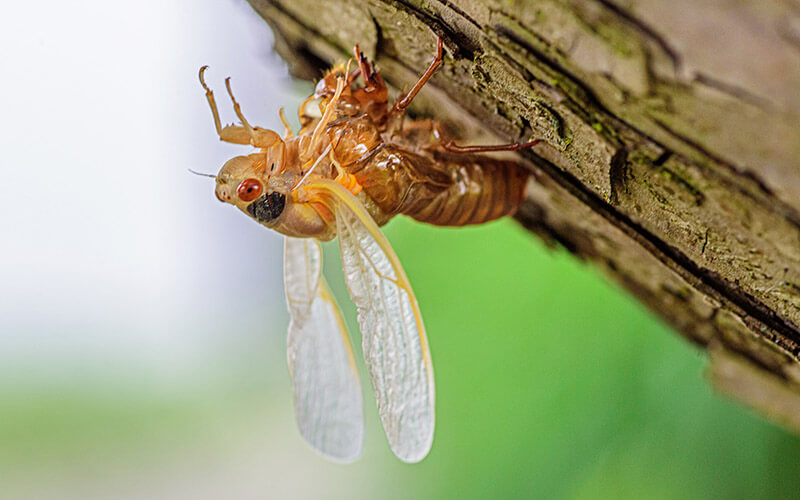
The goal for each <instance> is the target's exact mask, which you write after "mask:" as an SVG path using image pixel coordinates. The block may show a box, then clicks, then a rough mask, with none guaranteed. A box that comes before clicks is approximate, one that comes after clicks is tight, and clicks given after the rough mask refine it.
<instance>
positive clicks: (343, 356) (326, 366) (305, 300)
mask: <svg viewBox="0 0 800 500" xmlns="http://www.w3.org/2000/svg"><path fill="white" fill-rule="evenodd" d="M321 255H322V252H321V249H320V246H319V243H317V241H316V240H312V239H308V238H303V239H299V238H286V242H285V245H284V268H283V276H284V283H285V287H286V302H287V304H288V306H289V313H290V315H291V321H290V323H289V334H288V339H287V347H288V350H287V357H288V360H289V374H290V375H291V377H292V385H293V389H294V408H295V414H296V417H297V425H298V427H299V428H300V433H301V434H302V435H303V437H304V438H305V439H306V441H308V443H309V444H310V445H311V446H312V447H313V448H314V449H316V450H317V451H318V452H320V453H321V454H323V455H325V456H326V457H328V458H331V459H333V460H337V461H340V462H352V461H354V460H356V459H357V458H358V457H359V456H360V455H361V448H362V444H363V442H364V415H363V406H362V405H363V401H362V397H361V385H360V383H359V380H358V371H357V369H356V365H355V360H354V359H353V350H352V348H351V346H350V338H349V337H348V335H347V330H346V328H345V326H344V322H343V321H342V317H341V313H340V311H339V306H338V305H337V304H336V301H335V300H334V299H333V296H332V295H331V293H330V290H329V289H328V285H327V283H326V282H325V278H324V277H322V275H321V271H322V261H321Z"/></svg>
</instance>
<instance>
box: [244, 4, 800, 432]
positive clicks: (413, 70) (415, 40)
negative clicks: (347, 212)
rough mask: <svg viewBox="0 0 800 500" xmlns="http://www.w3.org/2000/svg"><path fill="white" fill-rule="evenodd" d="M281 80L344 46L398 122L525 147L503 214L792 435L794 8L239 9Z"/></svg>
mask: <svg viewBox="0 0 800 500" xmlns="http://www.w3.org/2000/svg"><path fill="white" fill-rule="evenodd" d="M250 3H251V4H252V5H253V6H254V8H255V9H256V11H257V12H259V13H260V14H261V15H262V16H263V17H264V19H266V20H267V21H268V22H269V24H270V25H271V26H272V28H273V31H274V33H275V38H276V48H277V50H278V51H279V52H280V53H281V54H282V56H283V57H284V58H285V59H286V60H287V61H288V62H289V64H290V67H291V69H292V71H293V72H294V73H295V74H296V75H297V76H300V77H303V78H317V77H319V75H320V70H321V69H322V68H325V67H327V66H328V65H329V64H330V63H331V62H334V61H337V60H342V59H345V58H347V57H349V56H350V54H351V50H352V47H353V45H354V44H355V43H359V44H360V45H361V48H362V50H363V51H364V52H365V53H366V54H367V55H368V56H369V57H372V58H375V59H376V60H377V62H378V66H379V67H380V69H381V71H382V73H383V75H384V77H385V78H387V80H388V81H389V82H390V83H393V84H396V85H404V84H410V83H411V82H413V81H415V79H416V77H417V75H419V74H420V73H421V72H422V71H423V70H424V68H425V67H426V66H427V64H428V63H429V61H430V59H431V56H432V54H433V53H434V44H435V37H436V35H437V34H438V35H441V36H442V37H443V38H444V40H445V46H446V55H445V64H444V66H443V67H442V68H441V69H440V70H439V72H438V73H437V75H436V76H435V77H434V79H433V81H432V84H431V85H430V86H429V87H430V88H428V89H427V90H426V91H425V92H423V94H421V95H420V97H419V100H418V102H416V103H415V104H416V112H418V113H422V114H426V115H431V116H434V117H436V118H438V119H441V120H444V121H445V122H448V123H450V124H456V125H457V126H458V127H459V128H460V129H461V132H462V135H464V136H466V137H473V138H474V137H477V136H478V134H480V133H482V132H483V133H486V132H488V133H492V134H494V135H496V136H499V137H500V138H502V139H505V140H509V139H511V140H516V139H524V140H527V139H529V138H532V137H540V138H543V139H544V143H542V144H540V145H539V146H537V147H536V148H535V149H534V150H529V151H525V152H523V153H522V155H523V156H524V157H525V158H527V159H528V160H529V162H530V166H531V169H532V170H533V172H534V173H535V180H536V182H535V184H532V186H531V188H530V189H529V192H528V195H527V200H526V202H525V203H524V205H523V207H522V209H521V210H520V213H519V214H518V216H517V218H518V219H519V221H520V222H521V223H522V224H523V225H525V226H526V227H527V228H529V229H530V230H531V231H533V232H535V233H537V234H539V235H540V236H542V237H543V238H544V239H545V240H547V241H550V242H558V243H560V244H562V245H563V246H564V247H566V248H567V249H569V250H570V251H572V252H573V253H575V254H576V255H578V256H579V257H581V258H583V259H586V260H588V261H591V262H593V263H595V264H596V265H597V266H599V267H601V268H602V269H604V270H605V271H606V272H607V273H608V274H609V275H611V276H612V277H613V278H614V279H616V280H617V281H618V282H619V283H621V284H622V285H623V286H625V287H626V288H627V289H629V290H630V291H631V292H633V293H634V294H635V295H636V296H637V297H638V298H639V299H641V301H642V302H644V303H645V304H647V305H648V306H649V307H651V308H652V309H653V310H655V311H657V312H658V313H659V314H661V315H662V316H663V317H664V318H665V319H666V320H667V321H669V322H670V323H671V324H672V325H674V327H675V328H676V329H677V330H678V331H680V332H682V333H683V334H684V335H686V336H687V337H689V338H690V339H692V340H693V341H695V342H697V343H698V344H700V345H703V346H707V347H708V348H709V351H710V353H711V360H712V370H711V373H712V380H714V381H715V382H716V383H717V386H718V387H720V388H722V389H724V390H725V391H727V392H730V393H732V394H733V395H735V396H737V397H739V398H740V399H743V400H744V401H746V402H747V403H749V404H751V405H753V406H755V407H757V408H758V409H760V410H762V411H763V412H765V413H767V414H769V415H771V416H772V417H774V418H777V419H778V420H781V421H783V422H784V423H786V424H788V425H789V426H790V427H793V428H795V429H800V3H798V2H797V1H795V0H751V1H746V0H674V1H671V2H663V1H660V0H637V1H632V0H628V1H625V2H623V1H621V0H620V1H617V2H612V1H611V0H541V1H537V0H518V1H513V0H458V1H456V0H453V1H448V0H442V1H436V0H432V1H425V0H399V1H398V0H366V1H358V0H326V1H324V2H318V1H316V0H250Z"/></svg>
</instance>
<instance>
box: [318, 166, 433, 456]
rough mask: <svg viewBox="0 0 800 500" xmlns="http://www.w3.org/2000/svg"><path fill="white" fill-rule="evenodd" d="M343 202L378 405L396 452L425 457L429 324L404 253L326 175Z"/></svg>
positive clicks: (429, 426) (347, 256)
mask: <svg viewBox="0 0 800 500" xmlns="http://www.w3.org/2000/svg"><path fill="white" fill-rule="evenodd" d="M313 188H317V189H320V190H321V191H328V192H330V193H331V194H332V195H333V196H332V199H333V200H334V203H335V204H336V205H335V207H334V210H333V212H334V214H335V215H336V228H337V235H338V238H339V246H340V248H341V252H342V265H343V267H344V275H345V280H346V282H347V286H348V288H349V289H350V296H351V297H352V299H353V302H355V304H356V307H357V308H358V323H359V326H360V327H361V334H362V337H363V348H364V360H365V361H366V364H367V368H368V371H369V375H370V379H371V381H372V388H373V390H374V391H375V398H376V399H377V401H378V412H379V413H380V416H381V420H382V422H383V428H384V430H385V431H386V437H387V438H388V440H389V445H390V446H391V448H392V451H393V452H394V453H395V455H397V457H398V458H400V459H401V460H403V461H406V462H418V461H420V460H422V459H423V458H425V455H427V454H428V451H429V450H430V447H431V444H432V442H433V427H434V386H433V368H432V365H431V359H430V352H429V350H428V341H427V338H426V336H425V327H424V325H423V324H422V317H421V315H420V312H419V307H418V305H417V300H416V298H415V297H414V292H413V291H412V290H411V285H410V284H409V282H408V278H407V277H406V275H405V272H404V271H403V268H402V266H401V265H400V261H399V259H398V258H397V255H396V254H395V253H394V251H393V250H392V247H391V246H390V245H389V242H388V240H387V239H386V237H385V236H384V235H383V233H382V232H381V231H380V229H379V228H378V226H377V224H375V222H374V221H373V220H372V218H371V217H370V215H369V214H368V213H367V211H366V210H365V209H364V207H363V205H361V203H360V202H359V201H358V199H357V198H355V197H354V196H353V195H352V194H351V193H350V192H349V191H347V190H346V189H344V188H343V187H342V186H341V185H339V184H337V183H335V182H332V181H324V180H320V181H317V182H315V183H314V186H313Z"/></svg>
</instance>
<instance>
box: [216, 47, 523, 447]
mask: <svg viewBox="0 0 800 500" xmlns="http://www.w3.org/2000/svg"><path fill="white" fill-rule="evenodd" d="M354 52H355V58H354V59H351V60H350V61H348V62H347V63H343V64H339V65H337V66H335V67H334V68H333V69H331V70H330V72H328V73H327V74H326V75H325V76H324V78H322V80H320V82H319V83H318V85H317V86H316V89H315V91H314V93H313V94H312V95H311V96H309V98H308V99H306V101H304V102H303V104H302V105H301V106H300V108H299V110H298V116H299V119H300V124H301V128H300V130H299V131H298V132H297V133H296V134H295V133H294V132H293V131H292V129H291V127H290V126H289V125H288V122H287V121H286V119H285V117H284V115H283V111H282V110H281V113H280V117H281V120H282V122H283V125H284V128H285V131H284V134H283V135H282V136H281V135H279V134H278V133H277V132H275V131H272V130H268V129H264V128H261V127H257V126H255V127H254V126H252V125H250V123H249V122H248V121H247V120H246V119H245V117H244V115H243V114H242V110H241V108H240V105H239V103H238V102H237V101H236V99H235V98H234V96H233V92H232V91H231V85H230V78H228V79H226V80H225V84H226V88H227V91H228V94H229V96H230V98H231V101H232V102H233V107H234V111H235V113H236V116H237V117H238V119H239V121H240V122H241V125H227V126H225V127H223V126H221V124H220V118H219V112H218V110H217V105H216V102H215V100H214V94H213V92H212V91H211V90H210V89H209V88H208V86H207V85H206V83H205V80H204V72H205V70H206V69H207V67H205V66H204V67H203V68H201V69H200V82H201V84H202V85H203V88H204V89H205V92H206V98H207V100H208V103H209V106H210V107H211V112H212V114H213V118H214V125H215V127H216V130H217V134H218V135H219V138H220V139H221V140H222V141H226V142H230V143H234V144H241V145H249V146H253V147H255V148H256V150H255V152H253V153H251V154H248V155H246V156H237V157H234V158H232V159H230V160H228V161H227V162H226V163H225V164H224V165H223V166H222V168H221V170H220V171H219V173H218V174H217V175H216V176H215V177H216V190H215V193H216V196H217V198H218V199H219V200H220V201H223V202H225V203H230V204H232V205H235V206H236V207H238V208H239V209H240V210H241V211H242V212H244V213H245V214H247V215H248V216H250V217H251V218H253V219H254V220H255V221H256V222H258V223H260V224H262V225H263V226H266V227H268V228H270V229H273V230H275V231H278V232H279V233H282V234H284V235H285V236H286V239H285V246H284V284H285V289H286V300H287V304H288V308H289V312H290V315H291V320H290V323H289V332H288V340H287V344H288V363H289V371H290V374H291V379H292V384H293V390H294V406H295V412H296V416H297V424H298V426H299V428H300V432H301V434H302V435H303V437H304V438H305V439H306V440H307V441H308V442H309V443H310V445H311V446H312V447H313V448H315V449H316V450H317V451H318V452H320V453H321V454H323V455H324V456H327V457H328V458H331V459H333V460H336V461H340V462H350V461H353V460H355V459H356V458H358V456H359V455H360V454H361V449H362V443H363V434H364V423H363V406H362V404H363V403H362V397H361V387H360V383H359V376H358V370H357V368H356V363H355V357H354V355H353V350H352V347H351V344H350V340H349V336H348V333H347V331H346V328H345V323H344V321H343V320H342V316H341V312H340V310H339V306H338V305H337V303H336V301H335V300H334V298H333V296H332V295H331V292H330V289H329V288H328V285H327V283H326V282H325V278H324V277H323V276H322V265H321V263H322V260H321V248H320V244H319V241H329V240H332V239H333V238H335V237H338V239H339V248H340V250H341V257H342V266H343V268H344V276H345V281H346V283H347V287H348V289H349V291H350V297H351V298H352V300H353V302H354V303H355V305H356V308H357V316H358V324H359V327H360V329H361V333H362V337H363V355H364V361H365V363H366V365H367V370H368V373H369V377H370V381H371V383H372V388H373V391H374V393H375V398H376V400H377V404H378V412H379V414H380V417H381V421H382V423H383V428H384V430H385V432H386V437H387V439H388V441H389V445H390V447H391V449H392V451H393V452H394V453H395V455H397V457H399V458H400V459H401V460H403V461H406V462H418V461H420V460H422V459H423V458H424V457H425V456H426V455H427V454H428V451H429V450H430V448H431V444H432V442H433V430H434V382H433V365H432V363H431V355H430V350H429V347H428V339H427V337H426V334H425V327H424V325H423V322H422V315H421V314H420V308H419V305H418V303H417V300H416V298H415V296H414V292H413V290H412V289H411V284H410V283H409V280H408V278H407V277H406V273H405V272H404V271H403V267H402V265H401V264H400V259H398V257H397V255H396V254H395V252H394V250H392V247H391V245H390V244H389V241H388V240H387V239H386V237H385V236H384V235H383V233H382V232H381V230H380V228H379V227H380V226H382V225H383V224H385V223H386V222H387V221H388V220H389V219H390V218H392V217H393V216H395V215H397V214H404V215H408V216H411V217H413V218H414V219H416V220H419V221H423V222H428V223H431V224H437V225H449V226H450V225H452V226H459V225H465V224H476V223H481V222H486V221H489V220H493V219H496V218H498V217H502V216H504V215H508V214H511V213H513V212H514V211H515V210H516V209H517V206H518V205H519V203H520V201H521V200H522V198H523V195H524V189H525V183H526V181H527V179H528V172H527V171H526V170H525V169H524V168H523V167H522V166H520V165H519V164H517V163H515V162H513V161H508V160H501V159H496V158H492V157H490V156H487V155H481V154H479V153H483V152H487V151H505V150H519V149H522V148H526V147H530V146H532V145H534V144H535V143H536V141H535V140H534V141H531V142H527V143H524V144H519V143H516V144H507V145H500V146H467V147H462V146H457V145H455V144H454V143H453V142H452V141H451V140H449V139H448V138H447V137H446V136H445V134H444V133H443V132H442V131H441V129H440V127H439V125H438V123H437V122H435V121H432V120H408V119H405V118H406V108H407V107H408V105H409V104H410V103H411V101H412V99H414V96H416V95H417V93H418V92H419V91H420V89H422V87H423V86H424V85H425V83H426V82H427V81H428V80H429V79H430V78H431V76H432V75H433V74H434V72H435V71H436V69H437V68H438V67H439V66H440V65H441V64H442V58H443V57H442V56H443V46H442V40H441V39H438V41H437V48H436V57H435V58H434V60H433V62H432V63H431V65H430V67H429V68H428V70H427V71H426V72H425V73H424V74H423V75H422V76H421V77H420V79H419V81H417V82H416V84H415V85H414V86H413V87H412V89H411V90H410V91H409V92H408V93H407V94H405V95H402V96H401V97H399V98H398V99H396V100H395V101H394V102H393V103H390V102H389V98H388V91H387V87H386V85H385V83H384V81H383V78H382V77H381V75H380V73H379V72H378V70H377V69H376V67H375V66H374V64H373V63H371V62H370V61H369V60H368V59H367V58H366V57H364V55H363V53H362V52H361V51H360V50H359V49H358V46H357V45H356V47H355V50H354ZM353 61H356V64H357V67H354V68H353V71H352V72H351V71H350V64H351V63H352V62H353ZM359 77H360V80H361V81H363V84H362V83H360V82H359Z"/></svg>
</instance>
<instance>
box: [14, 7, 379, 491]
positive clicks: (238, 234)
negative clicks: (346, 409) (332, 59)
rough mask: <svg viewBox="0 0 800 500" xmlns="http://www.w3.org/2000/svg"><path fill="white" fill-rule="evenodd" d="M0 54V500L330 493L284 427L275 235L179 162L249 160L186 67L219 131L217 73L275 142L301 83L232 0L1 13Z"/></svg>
mask: <svg viewBox="0 0 800 500" xmlns="http://www.w3.org/2000/svg"><path fill="white" fill-rule="evenodd" d="M0 45H2V47H3V49H2V52H0V68H2V69H1V70H0V73H2V78H1V79H0V109H2V110H3V118H2V125H0V127H2V134H0V152H1V156H0V158H1V159H0V162H1V163H2V172H3V176H2V177H3V181H2V182H0V231H2V233H1V234H2V246H1V247H0V251H1V252H2V254H1V256H2V259H0V283H2V285H0V420H2V419H5V422H0V449H2V450H3V451H0V488H2V491H3V493H0V496H2V497H3V498H7V495H10V496H11V497H14V498H65V497H69V498H72V497H74V498H87V497H90V498H104V497H111V496H113V497H114V498H176V497H179V498H202V497H208V498H225V497H227V498H231V497H238V498H242V497H247V498H263V497H265V496H266V495H267V494H268V493H269V495H274V496H275V497H292V498H299V497H304V496H305V497H316V496H317V493H318V492H319V491H320V490H323V491H328V492H330V493H335V491H336V489H337V488H341V487H342V486H336V485H341V484H342V482H341V479H342V474H344V475H345V477H347V472H346V471H344V472H342V471H341V470H339V469H336V468H333V467H332V466H330V465H329V464H327V463H326V462H324V461H322V460H318V459H317V457H315V456H313V453H312V452H311V451H310V449H308V448H307V447H306V446H305V444H304V443H302V440H301V439H300V438H299V435H298V433H297V431H296V430H295V429H294V422H293V417H292V415H291V403H290V388H289V380H288V375H287V374H286V363H285V341H284V335H285V333H284V332H285V326H286V322H287V318H286V313H285V306H284V299H283V295H282V283H281V249H282V239H281V238H280V237H279V236H278V235H277V234H272V233H270V232H268V231H265V230H263V228H260V227H259V226H257V225H256V224H254V223H253V222H252V221H250V220H249V219H248V218H247V217H244V216H242V214H241V213H239V212H238V211H236V210H235V209H233V208H232V207H230V206H222V205H221V204H220V203H219V202H218V201H217V200H216V199H215V198H214V195H213V180H211V179H208V178H204V177H197V176H194V175H191V174H190V173H189V172H188V171H187V169H188V168H192V169H194V170H199V171H202V172H210V173H216V171H217V169H218V168H219V167H220V166H221V165H222V163H223V162H224V161H225V160H226V159H228V158H230V157H231V156H234V155H238V154H244V153H246V152H247V151H246V150H245V149H244V148H241V147H238V146H232V145H229V144H224V143H220V142H219V141H218V139H217V137H216V134H215V132H214V127H213V122H212V119H211V113H210V111H209V109H208V106H207V104H206V101H205V98H204V94H203V91H202V89H201V87H200V84H199V83H198V80H197V71H198V69H199V68H200V66H201V65H204V64H208V65H210V69H209V71H208V73H207V79H208V82H209V84H210V85H211V86H212V87H213V88H214V89H216V90H217V96H218V102H219V104H220V108H221V113H222V116H223V121H227V122H232V121H233V120H234V115H233V111H232V109H231V107H230V104H229V101H228V99H227V96H226V94H225V91H224V86H223V79H224V77H225V76H228V75H230V76H232V77H233V88H234V91H235V93H236V94H237V97H238V98H239V100H240V101H241V102H242V104H243V107H244V110H245V113H246V115H247V116H248V118H249V120H250V121H251V122H252V123H257V124H259V125H262V126H267V127H270V128H275V129H280V122H279V121H278V114H277V113H278V108H279V107H280V106H285V107H286V109H287V115H289V116H291V115H292V112H293V110H295V109H297V104H298V103H299V101H300V99H301V98H302V97H303V93H306V94H307V93H308V92H309V90H310V88H311V87H310V84H307V85H306V86H305V87H304V86H303V84H298V83H292V82H291V81H290V79H289V77H288V75H287V74H286V70H285V66H284V64H283V63H282V61H281V60H280V59H279V58H278V56H277V55H274V54H273V52H272V40H271V34H270V33H269V30H268V29H267V27H266V24H265V23H264V21H263V20H262V19H260V18H259V17H258V15H256V14H255V12H254V11H252V9H251V8H250V7H249V5H248V4H247V3H246V2H245V1H244V0H221V1H214V2H190V1H186V0H183V1H177V2H160V1H156V0H145V1H137V2H124V3H122V2H104V1H99V0H96V1H91V0H90V1H86V0H81V1H77V2H56V1H52V0H51V1H45V2H14V3H11V4H9V5H7V6H6V7H5V8H4V13H3V16H2V17H1V18H0ZM221 325H222V326H221ZM243 382H244V383H243ZM243 386H244V388H243ZM270 387H281V388H282V389H283V390H282V391H281V392H276V394H269V390H270V389H269V388H270ZM237 391H238V392H237ZM17 420H19V421H17ZM187 436H189V437H188V438H187ZM185 443H191V444H192V446H193V448H192V449H188V450H187V449H180V447H181V446H185ZM282 443H285V444H288V448H287V447H286V446H284V445H283V444H282ZM173 447H174V448H175V449H172V448H173ZM293 450H294V451H293ZM293 453H294V454H295V455H294V457H293V455H292V454H293ZM301 458H302V459H301ZM309 458H311V460H309ZM293 460H300V462H298V463H297V464H296V465H295V466H292V463H293ZM303 463H304V464H306V466H305V467H311V468H312V469H311V470H307V468H306V469H304V468H303V466H302V465H301V464H303ZM287 470H288V471H292V470H294V471H296V474H287V473H286V471H287ZM326 471H327V472H326ZM333 471H337V472H336V473H335V481H333V483H331V484H328V483H330V482H326V480H325V477H326V474H327V473H332V472H333ZM308 474H313V475H314V476H315V477H316V478H317V479H316V480H315V482H314V483H309V482H307V481H303V480H302V479H303V478H305V477H307V475H308ZM344 484H347V483H346V482H345V483H344ZM363 486H364V485H363V482H362V484H361V487H363ZM333 496H336V495H335V494H334V495H333Z"/></svg>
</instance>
